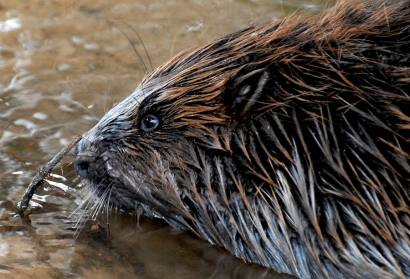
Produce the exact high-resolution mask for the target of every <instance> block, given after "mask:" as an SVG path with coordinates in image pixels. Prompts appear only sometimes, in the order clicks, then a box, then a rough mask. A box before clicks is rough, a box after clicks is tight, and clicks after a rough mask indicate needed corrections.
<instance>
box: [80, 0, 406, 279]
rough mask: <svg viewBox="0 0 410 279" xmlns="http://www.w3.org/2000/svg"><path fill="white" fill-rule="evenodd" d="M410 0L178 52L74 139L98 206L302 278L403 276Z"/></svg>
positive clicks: (354, 5) (360, 5) (350, 6)
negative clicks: (167, 227)
mask: <svg viewBox="0 0 410 279" xmlns="http://www.w3.org/2000/svg"><path fill="white" fill-rule="evenodd" d="M409 93H410V2H409V1H398V2H396V3H392V2H385V1H373V2H359V1H354V0H348V1H340V2H339V3H337V4H336V5H335V6H334V7H333V8H330V9H329V10H327V11H326V12H322V13H321V14H316V15H302V14H300V13H297V14H294V15H291V16H289V17H287V18H285V19H283V20H280V21H275V22H273V23H268V24H265V25H261V26H251V27H248V28H246V29H243V30H241V31H238V32H236V33H233V34H229V35H226V36H224V37H222V38H220V39H216V40H215V41H212V42H210V43H208V44H206V45H205V46H202V47H199V48H195V49H192V50H188V51H184V52H182V53H180V54H178V55H177V56H176V57H174V58H173V59H171V60H170V61H169V62H168V63H166V64H165V65H163V66H161V67H159V68H158V69H156V70H154V71H153V72H152V73H151V74H149V75H148V76H147V77H146V78H145V79H144V80H143V81H142V83H141V84H140V85H139V86H138V88H137V89H136V90H135V91H134V92H133V93H132V94H131V95H130V96H128V97H127V98H126V99H124V100H123V101H122V102H120V103H119V104H118V105H116V106H115V107H114V108H112V109H111V110H110V111H109V112H108V113H106V114H105V115H104V116H103V117H102V119H101V120H100V121H99V122H98V124H96V126H94V127H93V128H92V129H91V130H89V131H88V132H87V133H86V134H85V135H84V138H83V139H82V140H81V141H80V142H79V143H78V144H77V146H76V151H75V156H76V159H75V167H76V170H77V173H78V175H79V176H80V177H81V178H82V179H83V180H84V181H85V182H86V183H87V185H88V186H89V187H90V189H92V191H93V192H94V193H95V195H97V196H99V197H100V203H104V204H106V205H109V207H115V208H119V209H121V210H122V211H123V212H130V213H133V212H142V214H143V215H145V216H147V217H151V218H160V219H162V220H164V221H165V222H166V223H168V224H170V225H171V226H172V227H174V228H176V229H179V230H184V231H190V232H192V233H194V234H195V235H197V236H198V237H200V238H203V239H205V240H207V241H209V242H210V243H211V244H214V245H217V246H221V247H224V248H225V249H226V250H228V251H229V252H230V253H232V254H233V255H235V256H236V257H239V258H241V259H243V260H244V261H247V262H252V263H256V264H259V265H262V266H265V267H269V268H272V269H274V270H276V271H279V272H285V273H289V274H293V275H296V276H299V277H301V278H404V277H408V276H410V241H409V239H410V208H409V204H410V164H409V160H410V96H409Z"/></svg>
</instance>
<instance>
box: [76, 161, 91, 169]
mask: <svg viewBox="0 0 410 279" xmlns="http://www.w3.org/2000/svg"><path fill="white" fill-rule="evenodd" d="M88 166H89V163H88V162H87V161H80V162H78V163H77V168H78V169H79V170H83V171H87V170H88Z"/></svg>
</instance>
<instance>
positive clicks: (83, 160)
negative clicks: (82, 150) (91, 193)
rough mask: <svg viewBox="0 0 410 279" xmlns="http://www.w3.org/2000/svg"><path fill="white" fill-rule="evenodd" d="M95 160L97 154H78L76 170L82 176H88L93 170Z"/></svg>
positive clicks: (75, 163)
mask: <svg viewBox="0 0 410 279" xmlns="http://www.w3.org/2000/svg"><path fill="white" fill-rule="evenodd" d="M94 160H95V156H90V155H88V154H78V155H77V159H76V160H75V162H74V166H75V170H76V172H77V174H78V175H79V176H80V177H82V178H87V177H89V176H90V174H91V172H92V165H93V162H94Z"/></svg>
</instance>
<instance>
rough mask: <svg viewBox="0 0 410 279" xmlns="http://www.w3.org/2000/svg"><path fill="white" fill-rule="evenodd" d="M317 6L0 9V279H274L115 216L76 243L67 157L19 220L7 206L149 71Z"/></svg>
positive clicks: (214, 0)
mask: <svg viewBox="0 0 410 279" xmlns="http://www.w3.org/2000/svg"><path fill="white" fill-rule="evenodd" d="M326 5H328V4H325V3H324V2H323V1H313V0H291V1H288V0H286V1H284V0H283V1H281V0H206V1H205V0H185V1H182V0H179V1H178V0H167V1H159V0H155V1H153V0H138V1H136V0H121V1H109V0H88V1H76V0H58V1H57V0H30V1H20V0H3V1H1V2H0V278H3V277H4V278H44V279H45V278H63V277H66V278H286V277H285V276H284V275H280V274H277V273H274V272H272V271H269V270H266V269H263V268H260V267H257V266H253V265H247V264H244V263H243V262H242V261H240V260H237V259H235V258H234V257H232V256H231V255H229V254H228V253H226V252H224V251H223V250H221V249H218V248H215V247H211V246H210V245H209V244H208V243H206V242H204V241H201V240H198V239H196V238H195V237H193V236H191V235H190V234H184V233H178V232H175V231H172V230H171V229H170V228H169V227H168V226H165V225H163V224H161V223H157V222H151V221H147V220H142V221H140V222H137V220H135V217H131V216H121V215H119V214H116V213H111V214H109V216H105V215H104V216H100V218H99V219H98V220H96V221H94V222H89V223H88V224H87V226H86V227H84V229H83V230H82V232H81V233H80V234H79V236H78V237H77V235H76V230H75V227H76V222H77V220H78V218H79V215H81V211H78V214H74V215H73V214H72V212H73V211H74V210H75V209H76V208H77V207H78V204H80V203H81V191H80V190H79V189H78V188H80V186H79V185H78V181H77V179H76V178H75V175H74V172H73V168H72V165H71V158H70V156H68V158H66V159H65V162H64V165H63V167H61V168H60V169H58V170H56V171H55V173H54V175H53V176H52V177H50V178H49V180H50V181H51V182H50V183H51V184H52V185H47V186H46V187H44V188H43V189H41V190H40V191H39V192H38V193H37V195H36V196H35V197H34V199H33V201H34V203H33V204H32V206H33V210H32V212H31V215H29V216H28V218H27V220H21V219H20V218H18V217H16V216H15V214H14V211H15V207H14V205H15V203H16V201H17V200H18V199H19V198H20V196H21V194H22V193H23V191H24V189H25V187H26V185H27V184H28V183H29V182H30V180H31V178H32V177H33V175H34V173H35V171H36V169H37V168H39V167H40V166H41V165H44V164H45V163H46V162H47V161H48V160H49V159H50V158H51V157H52V156H53V154H55V153H56V152H57V151H58V150H60V149H61V148H62V147H63V146H65V145H67V143H68V142H69V141H70V140H71V139H72V138H73V137H74V136H75V135H79V134H82V133H84V132H85V131H86V130H88V129H89V128H90V127H92V126H93V125H94V124H95V121H96V120H98V118H100V117H101V115H103V114H104V112H105V111H107V110H108V109H109V108H110V107H112V106H113V105H114V104H115V103H117V102H118V101H119V100H121V99H122V98H124V97H125V96H126V95H128V94H129V92H131V91H132V90H133V89H134V88H135V87H136V85H137V84H138V82H139V81H140V80H141V79H142V77H143V76H144V74H145V73H146V71H147V70H150V68H151V64H152V66H153V67H155V66H158V65H160V64H162V63H164V62H165V61H167V60H168V59H169V58H171V57H172V56H173V55H175V54H176V53H177V52H178V51H180V50H182V49H184V48H187V47H195V46H199V45H201V44H203V43H205V42H206V41H208V40H210V39H213V38H216V37H217V36H219V35H223V34H226V33H228V32H232V31H236V30H238V29H240V28H243V27H246V26H247V25H249V24H257V23H261V22H267V21H269V20H273V19H275V18H278V17H281V16H283V15H286V14H289V13H291V12H293V11H295V10H296V9H302V10H307V11H309V12H315V11H318V10H320V9H321V8H323V7H324V6H326ZM137 34H138V35H137ZM127 37H128V38H127ZM138 37H140V38H141V39H142V40H143V42H144V44H145V47H146V49H147V50H148V52H149V56H150V59H149V58H147V57H146V56H145V54H144V47H143V45H142V44H141V42H140V40H139V38H138ZM130 41H131V43H133V44H134V45H135V47H136V49H137V51H138V52H139V53H140V56H141V57H139V56H138V55H137V54H136V53H135V52H134V51H133V49H132V47H131V46H130ZM107 219H108V220H109V228H108V227H107Z"/></svg>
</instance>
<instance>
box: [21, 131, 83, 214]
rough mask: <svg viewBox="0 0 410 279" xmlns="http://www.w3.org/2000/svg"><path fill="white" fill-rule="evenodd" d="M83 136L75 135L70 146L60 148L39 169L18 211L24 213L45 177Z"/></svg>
mask: <svg viewBox="0 0 410 279" xmlns="http://www.w3.org/2000/svg"><path fill="white" fill-rule="evenodd" d="M81 138H82V137H81V136H77V137H75V138H74V139H73V140H72V141H71V142H70V144H69V145H68V146H66V147H64V148H63V149H61V150H60V152H58V153H57V154H56V155H55V156H54V157H53V158H52V159H51V160H50V161H49V162H48V163H47V164H46V165H45V166H44V167H42V168H41V169H39V171H38V172H37V174H36V176H34V178H33V180H32V181H31V183H30V185H29V186H28V188H27V189H26V191H25V193H24V195H23V197H22V198H21V200H20V202H19V203H18V204H17V208H18V213H19V214H20V215H23V214H24V212H25V210H26V209H27V208H28V205H29V203H30V200H31V199H32V197H33V195H34V193H35V192H36V191H37V189H38V188H39V187H40V186H41V185H42V184H43V182H44V179H46V178H47V177H48V176H49V175H50V173H51V172H52V171H53V170H54V168H55V167H56V166H57V165H58V164H59V163H60V162H61V160H62V159H63V158H64V157H65V156H66V155H67V153H68V152H70V150H71V149H73V147H74V146H75V145H76V144H77V143H78V142H79V141H80V140H81Z"/></svg>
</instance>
